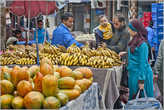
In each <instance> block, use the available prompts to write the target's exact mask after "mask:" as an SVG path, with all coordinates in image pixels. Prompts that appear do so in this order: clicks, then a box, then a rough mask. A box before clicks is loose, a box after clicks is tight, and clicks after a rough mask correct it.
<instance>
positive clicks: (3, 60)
mask: <svg viewBox="0 0 164 110" xmlns="http://www.w3.org/2000/svg"><path fill="white" fill-rule="evenodd" d="M14 63H15V59H14V58H12V57H2V56H0V65H12V64H14Z"/></svg>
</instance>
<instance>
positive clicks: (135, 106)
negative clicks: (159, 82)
mask: <svg viewBox="0 0 164 110" xmlns="http://www.w3.org/2000/svg"><path fill="white" fill-rule="evenodd" d="M140 91H141V90H139V91H138V93H137V96H136V99H133V100H130V101H128V103H127V104H126V105H125V107H124V109H125V110H162V106H161V103H160V102H159V101H158V100H156V99H155V98H153V97H147V95H146V92H145V90H143V92H144V96H145V97H144V98H139V95H140Z"/></svg>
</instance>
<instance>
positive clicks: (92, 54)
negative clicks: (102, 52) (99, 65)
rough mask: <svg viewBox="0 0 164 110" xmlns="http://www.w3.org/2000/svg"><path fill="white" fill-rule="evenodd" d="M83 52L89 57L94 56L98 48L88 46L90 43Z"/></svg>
mask: <svg viewBox="0 0 164 110" xmlns="http://www.w3.org/2000/svg"><path fill="white" fill-rule="evenodd" d="M81 53H83V54H84V55H86V56H88V57H92V56H95V55H96V50H92V49H90V48H89V47H88V45H86V46H84V47H83V48H82V50H81Z"/></svg>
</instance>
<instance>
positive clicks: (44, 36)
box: [34, 19, 50, 44]
mask: <svg viewBox="0 0 164 110" xmlns="http://www.w3.org/2000/svg"><path fill="white" fill-rule="evenodd" d="M37 24H38V28H37V31H36V30H35V31H34V40H35V41H36V38H37V37H36V35H38V40H37V41H38V44H43V43H44V42H45V41H46V40H47V41H48V42H50V39H49V35H48V32H47V31H46V30H45V29H44V28H43V21H42V20H41V19H38V21H37Z"/></svg>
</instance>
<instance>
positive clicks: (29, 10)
mask: <svg viewBox="0 0 164 110" xmlns="http://www.w3.org/2000/svg"><path fill="white" fill-rule="evenodd" d="M55 10H57V6H56V2H55V1H47V0H46V1H39V0H35V1H34V0H31V1H30V0H28V1H27V0H21V1H18V0H14V1H13V2H12V3H11V5H10V11H11V12H12V13H13V14H15V15H17V16H25V17H28V18H29V17H30V18H32V17H36V16H37V15H39V14H43V15H49V14H52V13H54V11H55Z"/></svg>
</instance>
